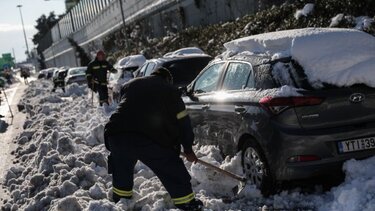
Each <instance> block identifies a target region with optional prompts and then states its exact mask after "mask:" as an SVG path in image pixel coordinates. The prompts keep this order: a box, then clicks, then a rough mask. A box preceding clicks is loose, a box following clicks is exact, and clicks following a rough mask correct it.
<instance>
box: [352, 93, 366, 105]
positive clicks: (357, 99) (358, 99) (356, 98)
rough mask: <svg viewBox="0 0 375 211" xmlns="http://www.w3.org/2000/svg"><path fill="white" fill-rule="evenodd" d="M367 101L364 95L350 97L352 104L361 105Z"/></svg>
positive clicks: (356, 94) (358, 94)
mask: <svg viewBox="0 0 375 211" xmlns="http://www.w3.org/2000/svg"><path fill="white" fill-rule="evenodd" d="M364 100H365V95H364V94H362V93H354V94H352V95H350V97H349V101H350V102H352V103H360V102H362V101H364Z"/></svg>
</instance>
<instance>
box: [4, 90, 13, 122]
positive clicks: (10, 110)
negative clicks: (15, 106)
mask: <svg viewBox="0 0 375 211" xmlns="http://www.w3.org/2000/svg"><path fill="white" fill-rule="evenodd" d="M2 89H3V93H4V97H5V101H6V102H7V104H8V107H9V112H10V115H11V116H10V117H12V119H13V117H14V116H13V112H12V108H11V107H10V104H9V101H8V97H7V94H6V93H5V89H4V87H3V88H2Z"/></svg>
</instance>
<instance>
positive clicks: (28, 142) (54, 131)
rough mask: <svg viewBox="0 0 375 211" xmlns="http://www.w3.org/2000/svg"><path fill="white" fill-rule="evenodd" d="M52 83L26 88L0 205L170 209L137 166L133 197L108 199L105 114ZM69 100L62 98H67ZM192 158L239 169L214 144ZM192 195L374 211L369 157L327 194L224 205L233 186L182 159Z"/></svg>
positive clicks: (374, 163) (217, 205)
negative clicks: (21, 121) (7, 194)
mask: <svg viewBox="0 0 375 211" xmlns="http://www.w3.org/2000/svg"><path fill="white" fill-rule="evenodd" d="M51 88H52V87H51V83H50V82H47V81H37V82H33V83H31V85H30V86H29V88H28V89H27V90H26V93H25V95H24V100H23V101H22V103H23V104H24V105H25V107H26V114H27V120H26V121H25V123H24V130H23V131H22V132H21V133H20V134H19V135H18V136H17V137H14V139H15V140H16V142H17V144H18V146H19V147H18V148H17V150H16V153H15V154H16V158H17V159H16V161H17V162H18V164H16V165H14V166H12V167H11V168H10V170H9V171H7V172H6V174H5V181H4V185H5V186H6V188H7V189H8V190H9V191H10V195H11V199H10V200H9V201H7V202H6V203H5V205H4V206H3V208H4V209H5V210H17V209H19V210H143V211H147V210H173V206H172V202H171V199H170V197H169V195H168V194H167V192H166V191H165V189H164V188H163V186H162V185H161V183H160V181H159V180H158V179H157V177H155V175H154V174H153V172H152V171H151V170H150V169H149V168H147V167H146V166H145V165H143V164H142V163H140V162H139V163H137V165H136V168H135V172H134V173H135V176H134V191H135V196H134V199H132V200H122V201H120V202H119V203H117V204H114V203H113V202H111V201H110V200H109V199H110V198H111V197H110V195H111V191H110V189H111V186H112V184H111V180H112V178H111V176H110V175H108V174H107V164H106V156H107V155H108V152H107V151H106V149H105V147H104V144H103V125H104V124H105V122H106V121H107V120H108V118H109V115H108V114H106V112H104V111H103V109H102V108H97V107H91V106H90V103H91V101H90V98H89V97H88V96H89V95H88V90H87V88H85V87H79V86H77V85H74V84H73V85H72V86H70V87H68V88H67V90H68V91H67V92H68V94H62V93H50V91H49V90H50V89H51ZM68 96H69V97H70V99H72V100H67V99H68V98H67V97H68ZM195 151H196V152H197V155H198V157H200V158H201V159H203V160H205V161H208V162H210V163H213V164H215V165H220V166H221V167H222V168H224V169H227V170H230V171H232V172H235V173H237V174H240V173H241V165H240V156H239V155H237V156H235V157H233V158H229V157H227V158H223V157H222V156H221V154H220V151H219V149H218V148H217V147H215V146H201V147H195ZM185 164H186V166H187V168H188V170H189V172H190V173H191V175H192V184H193V188H194V190H195V192H196V193H197V197H198V198H200V199H201V200H202V201H203V202H204V205H205V207H206V210H259V209H264V210H267V209H268V210H272V209H271V208H273V209H284V210H291V209H305V210H375V200H374V199H375V158H369V159H367V160H363V161H355V160H351V161H348V162H346V163H345V165H344V170H345V171H346V173H347V177H346V180H345V182H344V183H343V184H341V185H339V186H338V187H335V188H333V189H332V190H331V191H329V192H326V193H324V192H321V191H319V189H317V191H316V192H315V193H311V194H304V193H300V192H299V191H298V190H294V191H284V192H281V193H280V194H277V195H274V196H271V197H269V198H264V197H262V196H261V195H260V193H259V191H258V190H256V189H255V188H254V187H252V186H247V187H246V189H245V191H244V192H242V193H241V195H240V196H239V197H238V199H237V200H236V201H234V202H233V203H229V204H226V203H224V202H223V201H222V199H221V198H222V197H224V196H230V195H231V188H232V187H233V186H235V185H236V184H237V183H236V181H233V180H231V179H229V178H226V177H225V176H222V175H220V174H218V173H216V172H213V171H211V170H208V169H206V168H205V167H203V166H201V165H199V164H191V163H189V162H185Z"/></svg>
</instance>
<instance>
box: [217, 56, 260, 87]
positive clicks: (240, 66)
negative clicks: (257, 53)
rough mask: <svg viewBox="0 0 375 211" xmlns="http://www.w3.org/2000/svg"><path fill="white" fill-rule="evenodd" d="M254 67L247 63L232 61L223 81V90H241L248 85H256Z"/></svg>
mask: <svg viewBox="0 0 375 211" xmlns="http://www.w3.org/2000/svg"><path fill="white" fill-rule="evenodd" d="M251 73H252V68H251V66H250V65H249V64H247V63H242V62H231V63H229V65H228V68H227V72H226V73H225V78H224V82H223V90H241V89H244V88H246V87H249V88H253V87H254V78H253V76H252V74H251Z"/></svg>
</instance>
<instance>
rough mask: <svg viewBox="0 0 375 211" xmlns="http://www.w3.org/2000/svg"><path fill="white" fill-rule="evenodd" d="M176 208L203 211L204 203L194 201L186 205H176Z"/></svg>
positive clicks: (185, 210) (184, 210) (186, 210)
mask: <svg viewBox="0 0 375 211" xmlns="http://www.w3.org/2000/svg"><path fill="white" fill-rule="evenodd" d="M175 206H176V207H177V208H178V209H180V210H183V211H201V210H203V202H202V201H201V200H199V199H193V200H191V201H190V202H188V203H185V204H175Z"/></svg>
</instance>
